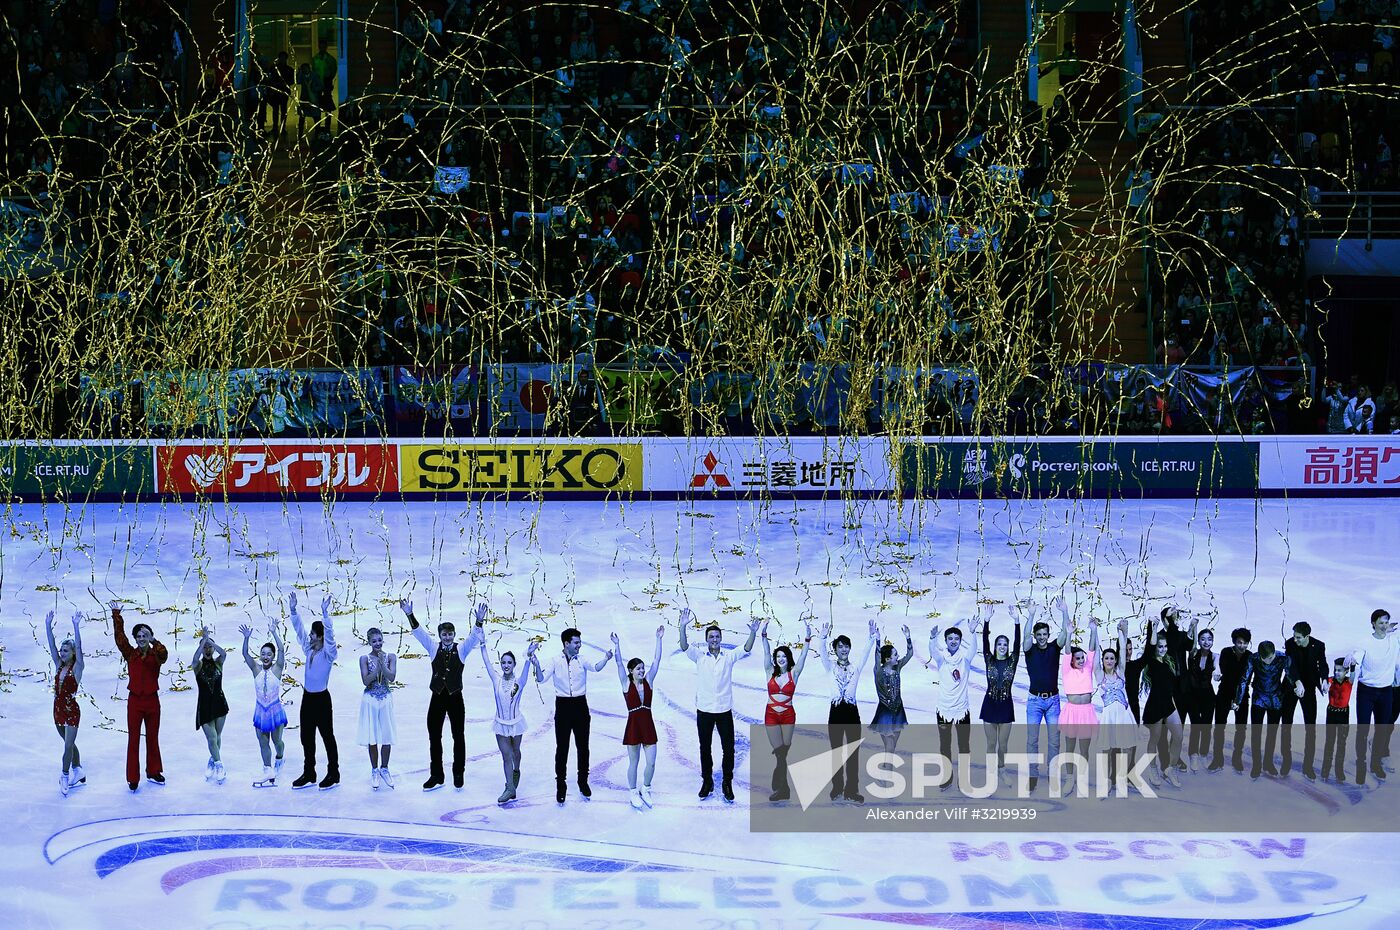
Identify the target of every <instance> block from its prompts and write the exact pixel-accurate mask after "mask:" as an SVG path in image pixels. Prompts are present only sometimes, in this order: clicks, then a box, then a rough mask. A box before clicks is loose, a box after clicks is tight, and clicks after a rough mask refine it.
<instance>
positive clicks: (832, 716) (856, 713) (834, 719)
mask: <svg viewBox="0 0 1400 930" xmlns="http://www.w3.org/2000/svg"><path fill="white" fill-rule="evenodd" d="M826 723H827V726H826V731H827V736H828V738H829V739H830V740H831V748H832V749H838V748H840V747H842V746H845V745H846V744H847V743H859V742H860V741H861V730H860V708H858V707H856V705H854V704H852V703H850V702H848V701H841V702H840V703H837V704H832V705H831V713H829V714H828V715H827V718H826ZM859 789H860V750H859V749H857V750H856V751H855V752H853V753H851V757H850V758H849V759H847V760H846V764H845V765H843V766H841V768H839V769H837V770H836V774H835V775H834V776H833V777H832V779H831V795H832V797H835V796H836V795H838V794H855V793H856V792H857V791H859Z"/></svg>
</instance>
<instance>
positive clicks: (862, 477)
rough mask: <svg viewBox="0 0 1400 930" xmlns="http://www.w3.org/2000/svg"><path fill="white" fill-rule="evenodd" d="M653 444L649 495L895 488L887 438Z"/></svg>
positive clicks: (743, 439) (741, 439) (721, 439)
mask: <svg viewBox="0 0 1400 930" xmlns="http://www.w3.org/2000/svg"><path fill="white" fill-rule="evenodd" d="M648 445H649V447H650V448H649V449H648V453H647V479H646V489H647V490H648V491H659V492H668V493H675V492H684V491H690V492H693V493H696V494H707V493H709V494H716V495H724V494H740V495H742V494H745V493H755V492H776V493H795V492H802V493H804V494H816V493H830V494H832V495H836V496H839V495H841V494H843V493H847V492H866V493H870V492H888V491H891V490H892V489H893V488H894V479H893V472H892V469H891V465H890V444H889V441H888V440H886V439H884V438H882V437H876V436H845V437H829V438H828V437H823V436H792V437H770V438H759V437H715V438H709V439H706V438H697V439H661V440H654V441H652V442H649V443H648Z"/></svg>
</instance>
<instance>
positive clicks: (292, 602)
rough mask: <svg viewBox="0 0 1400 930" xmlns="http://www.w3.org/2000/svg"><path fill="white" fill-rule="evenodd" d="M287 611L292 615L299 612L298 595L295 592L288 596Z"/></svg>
mask: <svg viewBox="0 0 1400 930" xmlns="http://www.w3.org/2000/svg"><path fill="white" fill-rule="evenodd" d="M287 609H288V610H290V611H291V612H292V613H296V612H297V593H296V592H295V591H293V592H292V593H291V594H289V595H287Z"/></svg>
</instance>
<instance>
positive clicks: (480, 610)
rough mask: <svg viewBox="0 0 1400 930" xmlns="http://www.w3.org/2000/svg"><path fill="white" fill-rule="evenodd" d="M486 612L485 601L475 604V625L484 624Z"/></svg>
mask: <svg viewBox="0 0 1400 930" xmlns="http://www.w3.org/2000/svg"><path fill="white" fill-rule="evenodd" d="M486 612H487V607H486V604H485V602H482V603H480V604H477V605H476V625H477V626H485V625H486Z"/></svg>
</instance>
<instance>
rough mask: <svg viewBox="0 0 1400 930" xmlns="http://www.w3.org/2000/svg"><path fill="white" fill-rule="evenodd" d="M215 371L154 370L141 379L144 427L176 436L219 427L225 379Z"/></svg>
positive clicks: (225, 389)
mask: <svg viewBox="0 0 1400 930" xmlns="http://www.w3.org/2000/svg"><path fill="white" fill-rule="evenodd" d="M217 374H218V373H217V372H210V371H203V370H192V371H156V372H150V373H149V374H146V375H144V376H143V377H142V378H141V394H142V401H143V403H144V405H145V410H146V426H147V427H148V428H150V429H151V430H153V431H154V432H157V433H163V434H166V435H172V436H179V435H183V434H186V433H189V432H191V431H193V430H208V429H222V428H223V427H224V426H225V425H226V423H227V420H226V417H225V409H224V403H225V401H226V397H227V394H228V390H227V382H226V381H225V383H224V384H218V383H216V381H218V380H223V379H217V378H216V375H217Z"/></svg>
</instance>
